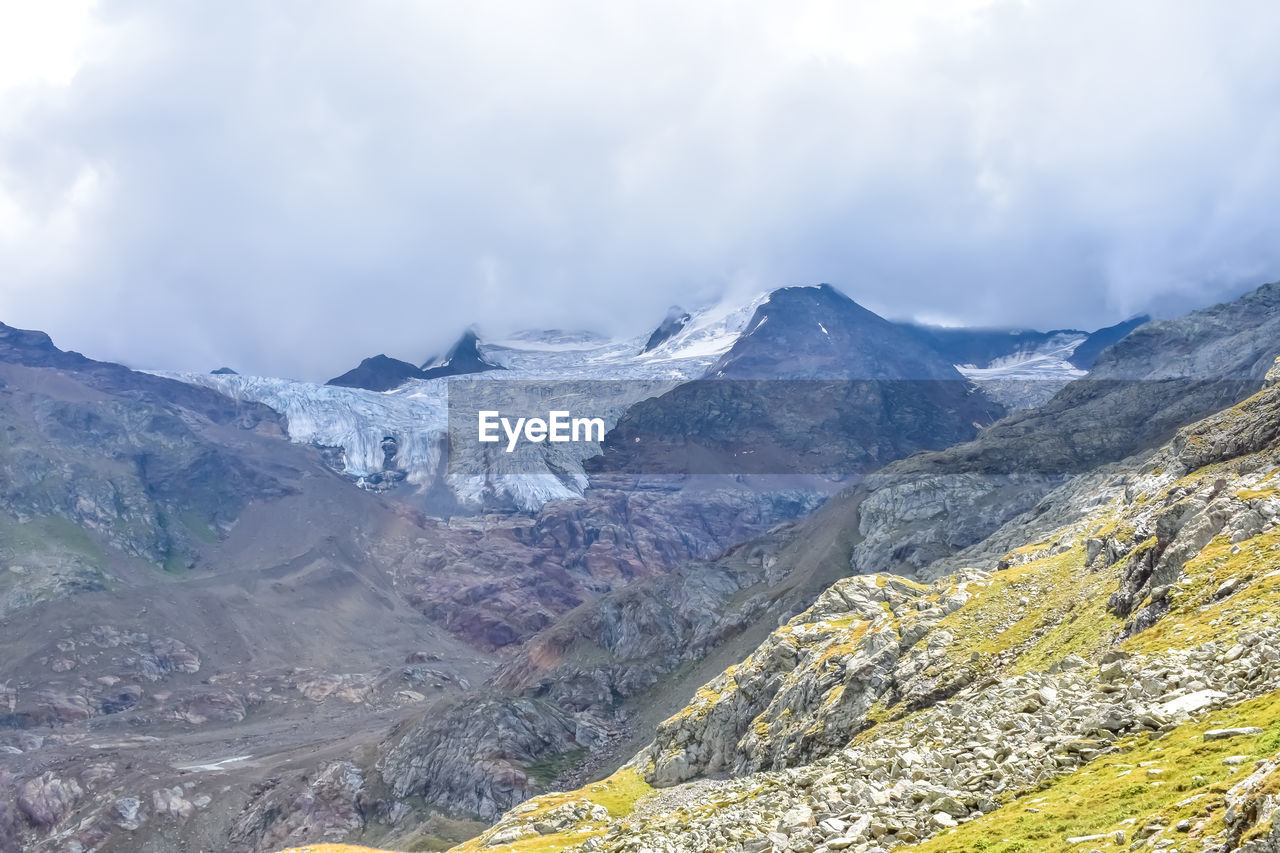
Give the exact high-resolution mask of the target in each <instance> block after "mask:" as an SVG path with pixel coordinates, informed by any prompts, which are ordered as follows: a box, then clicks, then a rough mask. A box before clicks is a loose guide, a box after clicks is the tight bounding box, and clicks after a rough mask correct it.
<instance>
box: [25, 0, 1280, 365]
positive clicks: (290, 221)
mask: <svg viewBox="0 0 1280 853" xmlns="http://www.w3.org/2000/svg"><path fill="white" fill-rule="evenodd" d="M1277 56H1280V4H1277V3H1275V2H1274V0H1259V2H1250V0H1239V1H1238V2H1232V3H1231V4H1229V5H1228V4H1222V3H1220V2H1210V0H1206V2H1189V1H1188V2H1182V0H1150V2H1142V0H1134V2H1130V1H1129V0H1100V2H1093V0H958V2H952V3H946V2H941V0H894V2H892V3H888V2H879V0H877V2H847V0H835V1H834V2H786V3H783V2H771V3H760V2H742V0H736V1H735V2H730V1H729V0H724V2H721V0H699V2H695V3H688V2H664V0H643V2H626V0H616V2H608V3H600V2H598V0H583V2H559V0H517V2H484V0H480V1H479V2H475V3H443V2H440V3H434V2H421V0H418V1H417V2H407V0H406V2H397V1H396V0H368V2H359V3H354V2H328V0H315V2H301V0H297V2H295V0H276V2H270V3H262V2H248V0H244V2H238V0H218V2H193V3H172V2H167V0H149V2H143V1H142V0H99V2H92V0H41V2H39V3H32V2H29V1H28V0H0V320H3V321H4V322H7V323H9V324H11V325H17V326H22V327H26V328H41V329H45V330H46V331H49V332H50V333H51V334H53V335H54V337H55V340H56V341H57V342H58V343H59V344H61V345H63V346H66V347H70V348H74V349H78V350H81V351H83V352H85V353H86V354H89V355H92V356H96V357H101V358H112V359H117V360H123V361H125V362H126V363H129V364H132V365H136V366H144V367H171V368H191V369H209V368H211V367H215V366H218V365H222V364H229V365H231V366H233V367H236V368H237V369H240V370H241V371H248V372H260V373H272V374H281V375H289V376H296V377H300V378H309V379H324V378H327V377H328V376H332V375H334V374H336V373H339V372H341V371H343V370H345V369H346V368H347V367H349V366H351V365H353V364H354V363H355V362H356V361H357V360H359V358H361V357H363V356H365V355H370V354H373V353H376V352H381V351H385V352H387V353H389V354H391V355H394V356H398V357H401V358H405V359H408V360H414V361H417V360H421V359H423V358H425V357H426V356H428V355H430V354H431V353H432V351H433V350H436V349H438V348H440V347H442V346H444V345H447V344H448V342H449V341H450V339H452V338H453V337H454V336H455V335H456V334H457V333H458V332H459V331H460V330H461V329H462V328H463V327H464V326H466V325H467V324H469V323H472V322H479V323H480V326H481V329H482V330H488V331H491V332H501V331H503V330H505V329H510V328H512V327H519V326H529V325H537V326H557V327H578V328H581V327H588V328H597V329H600V330H602V331H610V332H617V331H630V332H639V331H641V330H642V329H644V328H646V327H648V326H651V325H653V324H655V323H656V322H657V321H658V320H659V319H660V318H661V316H662V314H663V312H664V311H665V309H666V307H667V306H668V305H670V304H672V303H680V304H683V305H685V306H686V307H694V306H696V305H697V304H698V303H700V302H704V301H706V300H710V299H713V298H716V297H717V296H719V295H721V294H723V293H726V292H728V293H746V292H754V291H758V290H760V289H765V288H771V287H775V286H780V285H784V284H795V283H815V282H820V281H827V282H831V283H833V284H835V285H836V286H838V287H840V288H841V289H842V290H844V291H845V292H846V293H848V294H849V295H851V296H852V297H854V298H855V299H857V300H859V301H860V302H862V303H863V304H865V305H867V306H868V307H871V308H873V309H874V310H877V311H879V312H881V313H883V314H886V315H888V316H894V317H916V318H921V319H926V320H934V321H940V322H948V323H980V324H988V325H991V324H1016V325H1024V326H1039V327H1042V328H1043V327H1062V326H1077V327H1093V326H1097V325H1103V324H1107V323H1111V322H1115V321H1117V320H1120V319H1123V318H1125V317H1126V316H1128V315H1131V314H1133V313H1136V312H1139V311H1143V310H1155V311H1156V312H1158V313H1165V314H1167V313H1172V312H1176V311H1181V310H1184V309H1186V308H1192V307H1196V306H1199V305H1202V304H1207V303H1210V302H1213V301H1217V300H1218V299H1221V298H1225V297H1228V296H1231V295H1234V294H1236V293H1239V292H1240V291H1242V290H1244V289H1247V288H1249V287H1252V286H1254V285H1256V284H1259V283H1262V282H1265V281H1269V280H1274V279H1277V278H1280V232H1278V226H1280V203H1278V202H1277V199H1280V155H1278V154H1277V152H1280V62H1278V61H1277V59H1276V57H1277Z"/></svg>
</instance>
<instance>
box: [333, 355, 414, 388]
mask: <svg viewBox="0 0 1280 853" xmlns="http://www.w3.org/2000/svg"><path fill="white" fill-rule="evenodd" d="M423 378H425V377H424V376H423V373H422V371H421V370H419V369H418V368H416V367H414V366H413V365H412V364H410V363H409V362H407V361H400V360H399V359H396V358H391V357H390V356H387V355H375V356H373V357H372V358H366V359H365V360H364V361H362V362H360V365H359V366H358V367H353V368H352V369H351V370H348V371H347V372H346V373H344V374H342V375H341V376H335V377H334V378H333V379H330V380H329V381H328V382H326V383H324V384H326V385H337V386H339V387H342V388H364V389H366V390H369V391H390V390H391V389H392V388H399V387H400V386H401V385H403V384H404V383H406V382H408V381H409V380H410V379H423Z"/></svg>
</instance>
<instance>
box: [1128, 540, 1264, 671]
mask: <svg viewBox="0 0 1280 853" xmlns="http://www.w3.org/2000/svg"><path fill="white" fill-rule="evenodd" d="M1232 551H1235V552H1236V553H1232ZM1277 570H1280V529H1272V530H1270V531H1267V532H1266V533H1261V534H1259V535H1257V536H1254V537H1253V538H1251V539H1246V540H1245V541H1243V542H1241V543H1239V545H1238V546H1233V545H1232V544H1231V543H1230V542H1229V541H1228V540H1227V539H1226V537H1224V536H1219V537H1217V538H1215V539H1214V540H1213V541H1212V542H1210V543H1209V544H1208V545H1206V546H1205V547H1204V549H1203V550H1202V551H1201V552H1200V553H1199V554H1198V555H1197V556H1195V557H1193V558H1192V559H1191V560H1188V561H1187V563H1186V565H1184V566H1183V567H1182V573H1183V578H1182V579H1181V580H1180V581H1179V583H1177V584H1175V585H1174V587H1173V589H1172V590H1171V591H1170V593H1169V596H1170V599H1171V605H1170V612H1169V613H1168V614H1166V615H1165V616H1164V617H1163V618H1162V619H1161V620H1160V621H1159V622H1157V623H1156V624H1155V625H1154V626H1152V627H1151V628H1148V629H1147V630H1146V631H1143V632H1141V633H1140V634H1137V635H1135V636H1133V637H1131V638H1130V639H1128V640H1127V641H1126V642H1125V643H1124V646H1123V647H1124V648H1125V649H1127V650H1129V651H1138V652H1159V651H1163V650H1165V649H1168V648H1189V647H1192V646H1196V645H1200V644H1202V643H1206V642H1208V641H1210V640H1220V641H1222V640H1226V641H1229V642H1234V640H1235V636H1234V633H1235V632H1234V631H1233V628H1234V626H1235V624H1236V623H1240V624H1242V625H1249V624H1260V623H1266V622H1271V621H1274V619H1275V618H1276V616H1277V614H1280V572H1278V571H1277ZM1233 578H1234V579H1237V580H1239V581H1240V583H1241V584H1242V586H1241V587H1240V588H1238V590H1237V591H1235V592H1233V593H1231V594H1230V595H1224V596H1223V597H1222V598H1215V594H1216V593H1217V591H1218V589H1219V588H1220V587H1221V586H1222V584H1223V583H1224V582H1225V581H1227V580H1230V579H1233Z"/></svg>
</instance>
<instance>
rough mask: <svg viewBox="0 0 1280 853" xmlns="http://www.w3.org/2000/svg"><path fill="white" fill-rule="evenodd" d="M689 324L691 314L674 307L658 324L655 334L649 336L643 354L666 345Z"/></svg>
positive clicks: (676, 306)
mask: <svg viewBox="0 0 1280 853" xmlns="http://www.w3.org/2000/svg"><path fill="white" fill-rule="evenodd" d="M688 322H689V314H688V313H687V312H686V311H685V310H684V309H683V308H681V307H679V306H678V305H673V306H671V308H670V309H669V310H668V311H667V316H666V317H664V318H663V320H662V322H661V323H659V324H658V328H656V329H654V330H653V334H651V335H649V340H647V341H645V344H644V349H642V350H640V351H641V352H651V351H653V350H655V349H657V348H658V347H660V346H661V345H662V344H664V343H666V342H667V341H668V340H670V339H671V338H672V336H674V335H675V334H676V333H677V332H679V331H680V330H681V329H683V328H684V327H685V324H687V323H688Z"/></svg>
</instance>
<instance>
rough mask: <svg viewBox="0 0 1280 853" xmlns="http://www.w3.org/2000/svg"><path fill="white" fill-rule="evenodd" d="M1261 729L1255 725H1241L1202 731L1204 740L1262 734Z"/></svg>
mask: <svg viewBox="0 0 1280 853" xmlns="http://www.w3.org/2000/svg"><path fill="white" fill-rule="evenodd" d="M1262 732H1263V729H1260V728H1259V727H1257V726H1241V727H1238V728H1231V729H1209V730H1208V731H1207V732H1205V733H1204V739H1205V740H1225V739H1227V738H1233V737H1252V736H1254V735H1260V734H1262Z"/></svg>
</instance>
